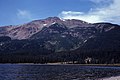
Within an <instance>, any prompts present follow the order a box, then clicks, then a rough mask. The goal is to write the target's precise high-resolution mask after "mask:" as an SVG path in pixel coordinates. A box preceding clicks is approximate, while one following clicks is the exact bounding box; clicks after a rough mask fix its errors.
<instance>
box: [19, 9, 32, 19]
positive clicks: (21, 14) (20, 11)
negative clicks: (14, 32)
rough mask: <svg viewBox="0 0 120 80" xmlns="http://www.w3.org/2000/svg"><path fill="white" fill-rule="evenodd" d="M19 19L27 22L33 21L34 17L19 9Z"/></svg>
mask: <svg viewBox="0 0 120 80" xmlns="http://www.w3.org/2000/svg"><path fill="white" fill-rule="evenodd" d="M17 17H18V18H19V19H25V20H31V19H32V15H31V13H30V12H29V11H27V10H20V9H18V11H17Z"/></svg>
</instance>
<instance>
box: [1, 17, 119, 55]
mask: <svg viewBox="0 0 120 80" xmlns="http://www.w3.org/2000/svg"><path fill="white" fill-rule="evenodd" d="M119 32H120V26H119V25H115V24H110V23H95V24H91V23H87V22H84V21H81V20H75V19H72V20H69V19H68V20H62V19H60V18H58V17H49V18H46V19H42V20H35V21H32V22H30V23H26V24H23V25H17V26H4V27H0V36H1V38H0V53H33V54H35V53H36V54H48V53H54V52H61V51H74V50H77V49H79V48H85V47H86V46H87V47H90V48H92V47H95V48H97V47H99V45H101V43H102V42H103V41H104V43H103V45H102V46H103V47H107V46H109V45H107V44H110V43H108V42H111V43H112V42H114V41H115V43H114V45H116V44H117V45H118V46H116V47H117V48H116V49H118V47H119V44H118V43H119V39H118V38H119V37H120V34H119ZM115 36H116V37H115ZM10 38H11V39H10ZM106 38H107V39H106ZM99 41H100V44H99ZM105 43H106V45H105V46H104V44H105ZM96 44H98V46H97V47H96ZM93 45H94V46H93ZM109 47H112V46H109Z"/></svg>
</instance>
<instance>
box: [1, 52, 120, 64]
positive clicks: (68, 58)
mask: <svg viewBox="0 0 120 80" xmlns="http://www.w3.org/2000/svg"><path fill="white" fill-rule="evenodd" d="M119 56H120V54H119V52H117V51H116V52H115V51H99V50H94V51H89V50H87V51H82V50H81V51H80V52H79V51H76V52H58V53H49V54H46V55H39V54H36V55H32V54H30V53H27V55H26V53H21V55H19V54H17V53H16V54H0V63H43V64H44V63H55V62H61V63H62V62H65V63H75V64H117V63H120V58H119Z"/></svg>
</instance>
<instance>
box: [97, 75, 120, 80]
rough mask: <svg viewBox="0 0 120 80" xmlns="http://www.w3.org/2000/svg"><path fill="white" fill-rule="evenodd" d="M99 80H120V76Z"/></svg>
mask: <svg viewBox="0 0 120 80" xmlns="http://www.w3.org/2000/svg"><path fill="white" fill-rule="evenodd" d="M98 80H120V76H113V77H109V78H102V79H98Z"/></svg>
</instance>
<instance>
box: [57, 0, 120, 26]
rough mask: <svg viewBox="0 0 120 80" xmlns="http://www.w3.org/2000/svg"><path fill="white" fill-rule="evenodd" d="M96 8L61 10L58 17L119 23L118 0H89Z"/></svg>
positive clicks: (119, 7)
mask: <svg viewBox="0 0 120 80" xmlns="http://www.w3.org/2000/svg"><path fill="white" fill-rule="evenodd" d="M90 1H91V2H93V3H94V4H96V8H92V9H90V10H89V11H88V12H77V11H62V12H61V13H60V14H59V17H61V18H63V19H80V20H84V21H87V22H90V23H96V22H112V23H118V24H120V22H119V21H120V5H119V3H120V0H90Z"/></svg>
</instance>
